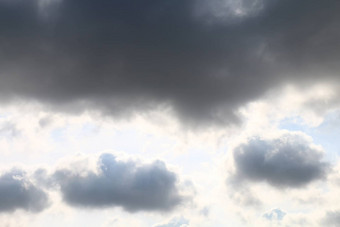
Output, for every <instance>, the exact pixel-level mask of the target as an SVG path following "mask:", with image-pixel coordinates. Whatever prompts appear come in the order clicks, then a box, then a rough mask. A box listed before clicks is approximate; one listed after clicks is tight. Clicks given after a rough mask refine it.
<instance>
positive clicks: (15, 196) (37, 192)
mask: <svg viewBox="0 0 340 227" xmlns="http://www.w3.org/2000/svg"><path fill="white" fill-rule="evenodd" d="M47 206H48V197H47V195H46V194H45V192H43V191H42V190H41V189H39V188H37V187H36V186H34V185H33V184H32V183H31V182H30V180H29V179H27V176H26V174H25V173H24V172H22V171H19V170H12V171H10V172H7V173H5V174H3V175H1V176H0V212H12V211H15V210H17V209H23V210H26V211H30V212H39V211H42V210H43V209H44V208H46V207H47Z"/></svg>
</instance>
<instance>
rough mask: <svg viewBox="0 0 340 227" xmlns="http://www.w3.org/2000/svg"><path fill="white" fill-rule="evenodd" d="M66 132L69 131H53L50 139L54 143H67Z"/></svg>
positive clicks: (59, 129) (64, 129)
mask: <svg viewBox="0 0 340 227" xmlns="http://www.w3.org/2000/svg"><path fill="white" fill-rule="evenodd" d="M66 130H67V129H66V128H65V127H60V128H56V129H53V130H52V131H51V132H50V137H51V138H52V140H53V141H54V142H58V143H60V142H65V140H66V136H65V132H66Z"/></svg>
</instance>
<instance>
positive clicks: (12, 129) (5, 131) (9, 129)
mask: <svg viewBox="0 0 340 227" xmlns="http://www.w3.org/2000/svg"><path fill="white" fill-rule="evenodd" d="M19 135H20V130H18V128H17V126H16V125H15V124H14V123H12V122H10V121H6V122H3V123H2V124H0V138H1V137H10V138H13V137H16V136H19Z"/></svg>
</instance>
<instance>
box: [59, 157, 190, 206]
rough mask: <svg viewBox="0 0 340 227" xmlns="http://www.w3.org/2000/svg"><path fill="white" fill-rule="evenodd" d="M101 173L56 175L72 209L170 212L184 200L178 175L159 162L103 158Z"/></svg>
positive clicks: (67, 172) (60, 172)
mask: <svg viewBox="0 0 340 227" xmlns="http://www.w3.org/2000/svg"><path fill="white" fill-rule="evenodd" d="M98 165H99V166H98V167H99V173H98V174H96V173H93V172H88V173H87V174H86V176H83V175H84V174H85V173H72V172H71V171H68V170H59V171H57V172H56V173H55V174H54V177H53V178H54V179H55V182H56V183H57V184H58V185H59V186H60V190H61V193H62V195H63V198H64V201H65V202H66V203H68V204H70V205H72V206H76V207H87V208H102V207H110V206H120V207H123V208H124V209H125V210H127V211H130V212H135V211H142V210H144V211H169V210H172V209H174V208H175V207H176V206H178V205H179V204H180V203H181V202H183V201H184V197H183V196H181V195H180V194H179V191H178V188H177V183H178V182H177V176H176V175H175V174H174V173H172V172H170V171H169V170H167V168H166V167H165V164H164V163H163V162H160V161H156V162H154V163H152V164H149V165H143V166H138V165H137V164H136V163H134V162H121V161H117V160H116V158H115V157H114V156H113V155H111V154H103V155H101V157H100V159H99V163H98Z"/></svg>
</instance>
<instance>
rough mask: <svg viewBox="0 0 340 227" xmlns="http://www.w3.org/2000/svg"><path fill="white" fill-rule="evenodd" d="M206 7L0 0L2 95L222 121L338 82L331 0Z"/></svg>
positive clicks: (196, 0) (119, 0)
mask: <svg viewBox="0 0 340 227" xmlns="http://www.w3.org/2000/svg"><path fill="white" fill-rule="evenodd" d="M46 2H48V3H49V4H46ZM51 2H53V4H51ZM202 2H203V1H201V0H187V1H181V0H172V1H156V0H147V1H143V2H141V1H138V0H132V1H125V0H115V1H103V0H100V1H91V0H65V1H41V0H25V1H24V0H16V1H0V20H1V21H6V23H2V24H1V25H0V33H1V34H2V36H1V44H0V59H1V63H0V68H1V70H0V79H1V84H0V94H1V100H3V101H9V100H12V99H14V98H22V99H25V100H27V99H28V100H34V101H38V102H41V103H45V104H47V105H49V106H52V107H53V108H57V109H58V110H60V109H62V110H78V111H82V110H85V109H95V110H98V111H100V112H102V113H107V114H113V115H115V116H118V115H119V116H124V117H126V116H127V115H130V114H133V113H135V111H147V110H151V109H155V108H162V107H164V106H165V107H168V108H170V109H172V110H173V112H174V113H175V114H176V115H177V117H179V118H180V119H182V120H183V122H184V123H186V124H197V123H200V124H203V123H207V122H209V123H211V122H214V123H219V124H220V123H230V122H234V121H236V119H237V118H236V116H235V110H236V109H237V108H238V107H239V106H240V105H243V104H244V103H247V102H249V101H250V100H253V99H254V98H256V97H259V96H261V95H262V94H263V93H264V92H265V91H267V90H268V89H269V88H272V87H273V86H279V85H281V84H282V83H286V82H297V83H298V82H301V83H302V84H308V81H309V82H310V81H313V82H315V80H319V79H320V77H319V76H320V75H322V76H323V77H322V78H323V80H326V81H331V82H336V81H338V77H337V76H336V75H337V72H338V71H339V64H337V59H339V57H340V56H339V53H340V51H338V50H339V47H340V42H339V40H340V39H339V31H338V29H337V28H338V27H339V14H338V11H339V8H340V3H339V1H335V0H332V1H322V2H320V1H317V0H312V1H311V0H301V1H298V2H297V1H294V0H285V1H283V0H275V1H264V0H263V1H253V3H250V1H237V2H239V3H236V1H220V0H213V1H209V3H204V4H203V3H202ZM204 2H206V1H204ZM41 5H43V6H45V7H44V13H43V14H44V15H45V16H42V15H41V14H42V12H41ZM47 6H48V7H47ZM216 9H228V10H220V11H217V10H216ZM98 12H100V13H98ZM202 12H203V13H202ZM46 14H47V15H48V17H46ZM230 16H231V17H230ZM225 18H228V19H227V20H226V19H225ZM233 18H234V19H233ZM235 18H237V19H235ZM311 25H313V26H311ZM334 75H335V76H334Z"/></svg>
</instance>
